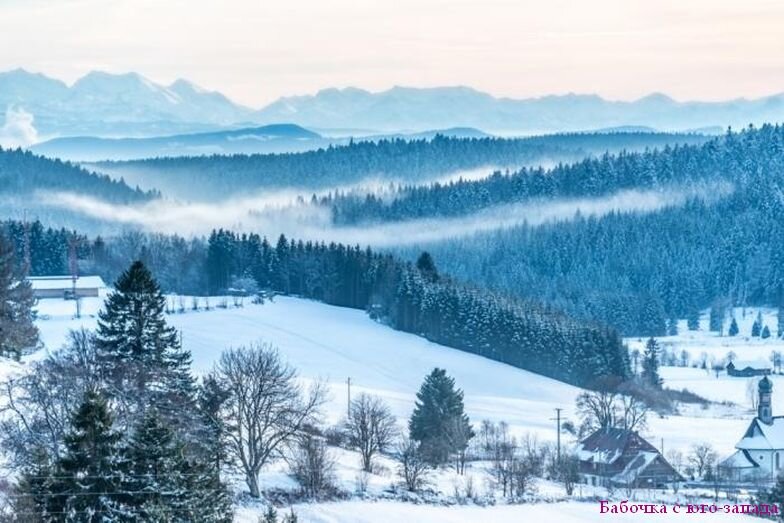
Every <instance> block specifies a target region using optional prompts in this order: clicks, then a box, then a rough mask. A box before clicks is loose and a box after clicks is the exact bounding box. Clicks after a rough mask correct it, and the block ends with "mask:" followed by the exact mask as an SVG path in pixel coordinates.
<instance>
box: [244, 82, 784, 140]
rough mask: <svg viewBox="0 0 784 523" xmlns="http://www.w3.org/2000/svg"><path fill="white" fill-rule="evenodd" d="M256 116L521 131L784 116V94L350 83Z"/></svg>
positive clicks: (315, 123) (681, 125) (685, 125)
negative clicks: (678, 94) (636, 93)
mask: <svg viewBox="0 0 784 523" xmlns="http://www.w3.org/2000/svg"><path fill="white" fill-rule="evenodd" d="M255 119H256V120H259V121H262V122H264V121H270V122H272V121H287V122H292V123H296V124H299V125H304V126H306V127H315V128H330V127H334V128H341V127H355V128H357V127H359V128H368V129H378V130H381V131H393V130H401V129H408V130H413V131H421V130H425V129H433V128H443V127H456V126H461V127H478V128H481V129H485V130H488V131H490V132H507V133H522V134H536V133H546V132H548V133H549V132H563V131H584V130H591V129H597V128H607V127H623V126H649V127H654V128H657V129H659V130H678V131H683V130H690V129H695V128H705V127H714V126H719V127H722V128H726V127H727V126H734V127H744V126H746V125H748V124H749V123H755V124H759V123H763V122H776V121H781V120H784V95H774V96H770V97H766V98H760V99H756V100H746V99H737V100H731V101H727V102H679V101H676V100H673V99H672V98H670V97H668V96H666V95H664V94H660V93H654V94H651V95H648V96H646V97H644V98H640V99H639V100H635V101H631V102H619V101H610V100H605V99H603V98H601V97H599V96H597V95H582V94H571V93H570V94H566V95H551V96H544V97H541V98H526V99H511V98H496V97H493V96H491V95H489V94H487V93H483V92H480V91H476V90H474V89H471V88H468V87H436V88H426V89H416V88H409V87H394V88H392V89H389V90H386V91H381V92H377V93H371V92H369V91H364V90H361V89H356V88H346V89H325V90H322V91H319V92H318V93H316V94H315V95H309V96H296V97H286V98H281V99H280V100H278V101H276V102H274V103H272V104H270V105H269V106H267V107H265V108H264V109H262V110H261V111H259V112H257V113H256V116H255Z"/></svg>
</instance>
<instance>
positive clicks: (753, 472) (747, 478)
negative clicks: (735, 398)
mask: <svg viewBox="0 0 784 523" xmlns="http://www.w3.org/2000/svg"><path fill="white" fill-rule="evenodd" d="M758 390H759V406H758V407H757V417H756V418H754V419H753V420H751V424H749V428H748V429H746V432H745V433H744V434H743V437H742V438H741V440H740V441H739V442H738V443H737V444H736V445H735V448H736V449H737V450H736V451H735V453H734V454H732V455H731V456H730V457H728V458H727V459H725V460H724V461H722V462H721V463H719V473H720V474H721V475H722V476H724V477H725V478H726V479H729V480H732V481H740V482H758V481H763V482H768V481H774V480H775V479H776V476H778V474H779V472H781V468H782V467H783V466H784V416H773V405H772V401H771V396H772V392H773V382H771V380H770V379H769V378H768V377H767V376H765V377H764V378H762V379H761V380H760V382H759V389H758Z"/></svg>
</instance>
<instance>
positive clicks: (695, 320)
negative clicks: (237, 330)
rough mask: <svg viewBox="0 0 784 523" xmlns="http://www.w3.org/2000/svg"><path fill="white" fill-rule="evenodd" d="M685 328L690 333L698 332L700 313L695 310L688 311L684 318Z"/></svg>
mask: <svg viewBox="0 0 784 523" xmlns="http://www.w3.org/2000/svg"><path fill="white" fill-rule="evenodd" d="M686 326H687V327H688V329H689V330H690V331H696V330H700V311H698V310H697V309H696V308H695V309H690V310H689V313H688V316H687V317H686Z"/></svg>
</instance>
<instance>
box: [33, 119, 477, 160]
mask: <svg viewBox="0 0 784 523" xmlns="http://www.w3.org/2000/svg"><path fill="white" fill-rule="evenodd" d="M437 135H441V136H445V137H450V138H488V137H490V136H491V135H489V134H487V133H485V132H483V131H480V130H479V129H472V128H467V127H455V128H451V129H438V130H432V131H424V132H421V133H411V134H403V133H396V134H376V135H369V136H358V137H350V136H343V137H327V136H322V135H320V134H319V133H316V132H314V131H311V130H309V129H305V128H304V127H301V126H299V125H294V124H270V125H264V126H261V127H244V128H241V129H232V130H228V131H211V132H202V133H189V134H177V135H170V136H154V137H150V138H101V137H94V136H74V137H64V138H54V139H52V140H47V141H45V142H41V143H39V144H36V145H34V146H32V147H30V149H31V150H32V151H34V152H36V153H39V154H42V155H44V156H48V157H51V158H60V159H63V160H70V161H76V162H99V161H102V160H117V161H122V160H141V159H145V158H165V157H181V156H210V155H214V154H223V155H226V154H271V153H297V152H305V151H312V150H315V149H319V148H323V147H328V146H330V145H334V146H338V145H348V144H349V143H351V141H352V140H353V141H356V142H362V141H379V140H394V139H403V140H423V139H426V140H431V139H433V138H435V137H436V136H437Z"/></svg>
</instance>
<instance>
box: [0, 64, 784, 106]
mask: <svg viewBox="0 0 784 523" xmlns="http://www.w3.org/2000/svg"><path fill="white" fill-rule="evenodd" d="M18 70H23V71H25V72H26V73H29V74H40V75H44V76H46V77H47V78H50V79H53V80H59V81H61V82H63V83H64V84H66V85H67V86H68V87H72V86H73V85H74V84H75V83H76V82H77V81H78V80H79V79H80V78H83V77H84V76H86V75H88V74H90V73H107V74H111V75H116V76H123V75H127V74H138V75H140V76H142V77H143V78H145V79H147V80H149V81H151V82H153V83H154V84H157V85H159V86H162V87H170V86H171V85H172V84H173V83H174V82H176V81H180V80H184V81H187V82H190V83H192V84H193V85H195V86H196V87H199V88H202V89H204V90H205V91H208V92H216V93H220V94H223V95H224V96H226V97H227V98H228V99H229V100H230V101H232V102H233V103H235V104H237V105H242V106H245V107H247V108H250V109H262V108H264V107H266V106H267V105H269V104H270V103H274V102H276V101H278V100H280V99H281V98H291V97H300V96H305V97H306V96H315V95H317V94H318V93H319V92H322V91H328V90H331V89H337V90H345V89H359V90H362V91H367V92H369V93H372V94H379V93H383V92H386V91H390V90H392V89H395V88H402V89H422V90H425V89H452V88H454V89H471V90H474V91H477V92H481V93H485V94H488V95H490V96H492V97H493V98H496V99H504V98H505V99H510V100H534V99H541V98H548V97H552V96H598V97H600V98H602V99H603V100H605V101H608V102H636V101H639V100H642V99H644V98H647V97H650V96H656V95H663V96H666V97H668V98H670V99H672V100H674V101H675V102H677V103H690V102H717V103H721V102H732V101H737V100H757V99H761V98H768V97H771V96H778V95H781V94H784V86H782V88H781V89H773V90H771V91H770V92H768V93H761V94H760V95H759V96H742V95H738V96H730V97H727V98H718V99H710V98H678V97H677V96H674V95H672V94H670V93H669V92H666V91H650V92H647V93H643V94H641V95H640V96H635V97H631V98H613V97H611V96H606V95H604V94H603V93H599V92H590V91H577V90H573V89H564V90H561V91H554V92H548V93H542V94H537V95H531V96H504V95H500V94H498V93H494V92H492V91H485V90H483V89H479V88H477V87H475V86H473V85H470V84H443V85H426V86H423V85H416V84H405V83H397V84H390V85H388V86H386V87H383V86H382V87H380V88H375V89H374V88H368V87H365V86H362V85H356V84H351V85H341V86H335V85H325V86H322V87H318V88H316V89H315V90H314V91H311V92H306V93H296V94H285V93H284V94H282V95H281V96H280V97H279V98H276V99H274V100H270V101H269V102H267V103H264V104H262V105H248V104H244V103H242V102H240V101H238V100H236V99H234V98H233V97H232V96H230V95H229V94H227V92H226V91H224V90H222V89H220V88H216V89H212V88H206V87H205V86H203V85H200V84H198V83H196V82H193V81H192V80H191V79H189V78H187V77H177V78H175V79H174V80H173V81H161V80H159V79H157V78H152V77H149V76H147V75H145V74H142V73H140V72H139V71H132V70H127V71H116V72H115V71H105V70H101V69H92V70H89V71H86V72H85V73H84V74H83V75H81V76H78V77H76V78H74V79H71V80H67V79H65V78H60V77H58V76H56V75H53V74H49V73H48V72H46V71H39V70H32V69H30V68H28V67H22V66H19V67H14V68H12V69H0V74H4V73H12V72H14V71H18Z"/></svg>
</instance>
